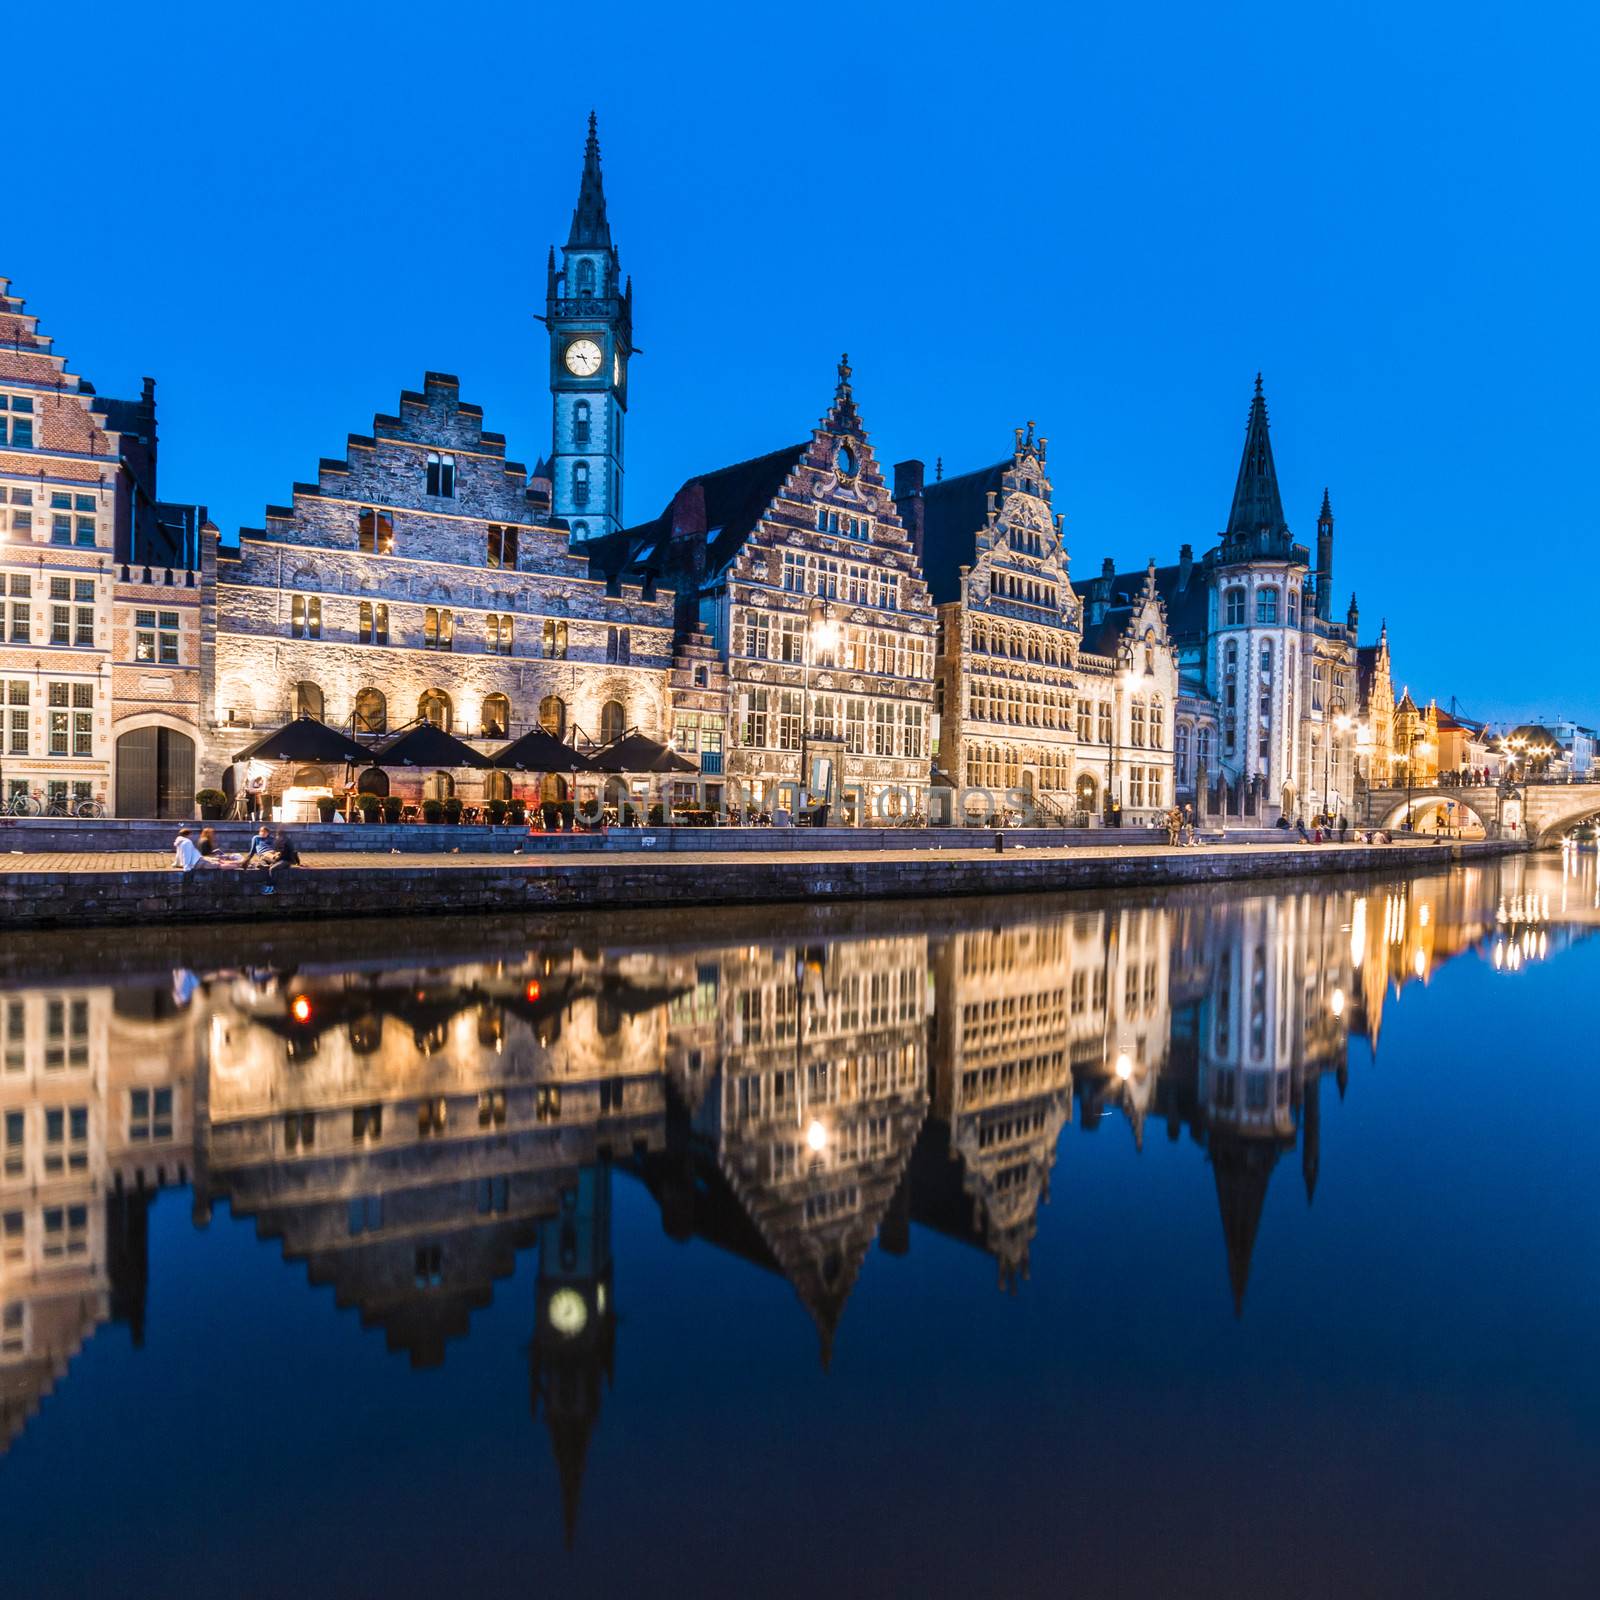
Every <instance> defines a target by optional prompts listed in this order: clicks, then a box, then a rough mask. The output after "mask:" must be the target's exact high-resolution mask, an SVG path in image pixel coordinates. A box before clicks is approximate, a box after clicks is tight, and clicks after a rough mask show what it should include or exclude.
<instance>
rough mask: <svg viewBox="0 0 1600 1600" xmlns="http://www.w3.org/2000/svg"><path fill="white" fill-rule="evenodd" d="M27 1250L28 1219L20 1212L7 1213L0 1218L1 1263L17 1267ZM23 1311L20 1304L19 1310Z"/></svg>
mask: <svg viewBox="0 0 1600 1600" xmlns="http://www.w3.org/2000/svg"><path fill="white" fill-rule="evenodd" d="M27 1248H28V1233H27V1219H26V1218H25V1217H24V1215H23V1213H22V1212H20V1211H7V1212H6V1213H5V1214H4V1215H3V1216H0V1262H4V1263H6V1264H7V1265H9V1266H15V1265H16V1264H17V1263H18V1262H20V1261H21V1260H22V1258H23V1257H24V1256H25V1255H26V1254H27ZM8 1309H9V1308H8ZM21 1309H22V1307H21V1305H20V1304H19V1305H18V1306H17V1310H19V1311H20V1310H21Z"/></svg>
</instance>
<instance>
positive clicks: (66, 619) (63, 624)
mask: <svg viewBox="0 0 1600 1600" xmlns="http://www.w3.org/2000/svg"><path fill="white" fill-rule="evenodd" d="M50 643H51V644H71V643H72V607H71V606H51V607H50Z"/></svg>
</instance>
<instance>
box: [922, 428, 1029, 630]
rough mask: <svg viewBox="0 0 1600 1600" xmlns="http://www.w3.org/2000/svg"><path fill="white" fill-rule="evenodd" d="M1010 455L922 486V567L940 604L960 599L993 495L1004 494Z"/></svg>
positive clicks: (929, 586) (936, 601)
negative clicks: (963, 571) (964, 573)
mask: <svg viewBox="0 0 1600 1600" xmlns="http://www.w3.org/2000/svg"><path fill="white" fill-rule="evenodd" d="M1011 466H1012V463H1011V461H1010V460H1009V459H1007V460H1005V461H997V462H996V463H995V464H994V465H993V466H992V467H980V468H979V469H978V470H977V471H976V472H964V473H962V474H961V476H960V477H958V478H941V479H940V480H939V481H938V482H937V483H930V484H928V485H926V486H925V487H924V489H923V491H922V506H923V511H922V518H923V521H922V572H923V576H924V577H925V578H926V579H927V580H928V588H929V589H930V590H931V591H932V593H933V602H934V604H935V605H944V604H946V603H947V602H948V601H951V600H959V599H960V598H961V569H962V567H970V566H971V565H972V564H973V561H974V559H975V557H976V552H977V534H978V529H979V528H981V527H983V526H984V524H985V523H986V522H987V521H988V517H989V494H990V492H991V491H993V492H994V493H995V494H996V495H998V494H999V493H1000V480H1001V478H1002V476H1003V475H1004V474H1005V473H1006V472H1007V471H1009V470H1010V468H1011Z"/></svg>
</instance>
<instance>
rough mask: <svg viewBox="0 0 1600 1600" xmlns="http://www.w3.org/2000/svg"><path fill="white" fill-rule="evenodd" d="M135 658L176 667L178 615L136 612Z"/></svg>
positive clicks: (164, 612) (134, 619)
mask: <svg viewBox="0 0 1600 1600" xmlns="http://www.w3.org/2000/svg"><path fill="white" fill-rule="evenodd" d="M133 627H134V634H133V658H134V660H135V661H140V662H144V661H159V662H164V663H166V664H167V665H169V666H170V665H174V664H176V662H177V660H178V613H177V612H176V611H136V612H134V614H133Z"/></svg>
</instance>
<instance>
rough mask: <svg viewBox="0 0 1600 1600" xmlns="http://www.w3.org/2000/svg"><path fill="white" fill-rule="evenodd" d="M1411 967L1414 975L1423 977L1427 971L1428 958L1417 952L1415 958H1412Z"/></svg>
mask: <svg viewBox="0 0 1600 1600" xmlns="http://www.w3.org/2000/svg"><path fill="white" fill-rule="evenodd" d="M1411 965H1412V966H1413V968H1415V969H1416V974H1417V976H1418V977H1419V978H1420V977H1422V976H1424V974H1426V972H1427V970H1428V958H1427V957H1426V956H1425V955H1423V953H1422V952H1421V951H1420V950H1419V951H1417V953H1416V956H1415V957H1414V958H1413V960H1412V962H1411Z"/></svg>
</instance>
